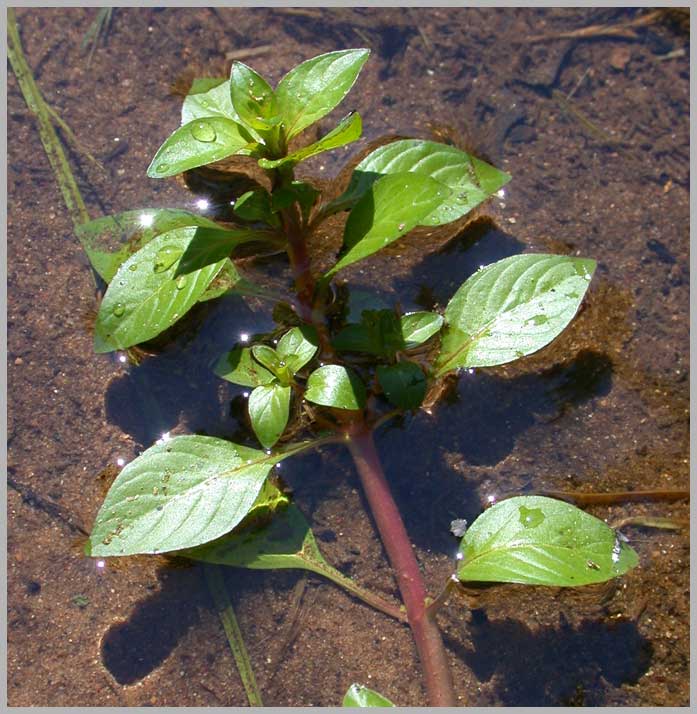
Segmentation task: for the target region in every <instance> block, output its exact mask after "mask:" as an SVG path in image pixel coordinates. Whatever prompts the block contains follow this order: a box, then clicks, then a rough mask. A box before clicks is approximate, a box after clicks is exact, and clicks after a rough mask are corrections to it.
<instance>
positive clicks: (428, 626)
mask: <svg viewBox="0 0 697 714" xmlns="http://www.w3.org/2000/svg"><path fill="white" fill-rule="evenodd" d="M348 436H349V439H348V448H349V451H350V452H351V455H352V456H353V460H354V463H355V464H356V469H357V470H358V474H359V476H360V479H361V483H362V485H363V491H364V492H365V495H366V498H367V499H368V504H369V505H370V510H371V512H372V514H373V518H374V519H375V524H376V526H377V529H378V531H379V533H380V537H381V539H382V542H383V545H384V547H385V550H386V551H387V556H388V558H389V560H390V563H391V564H392V568H393V570H394V572H395V577H396V578H397V584H398V585H399V590H400V592H401V594H402V599H403V600H404V604H405V606H406V609H407V619H408V621H409V626H410V627H411V630H412V633H413V636H414V642H415V644H416V649H417V652H418V654H419V658H420V660H421V665H422V667H423V671H424V679H425V684H426V691H427V692H428V699H429V703H430V705H431V706H455V705H456V699H455V692H454V690H453V681H452V675H451V673H450V666H449V665H448V659H447V655H446V653H445V648H444V647H443V640H442V637H441V634H440V630H439V629H438V625H437V623H436V621H435V618H434V615H433V613H432V612H429V611H428V610H427V606H426V588H425V586H424V583H423V579H422V577H421V572H420V570H419V565H418V563H417V562H416V558H415V557H414V552H413V550H412V545H411V543H410V541H409V537H408V535H407V532H406V529H405V527H404V523H403V522H402V517H401V515H400V513H399V509H398V508H397V504H396V503H395V502H394V499H393V498H392V493H391V492H390V487H389V485H388V483H387V480H386V478H385V474H384V473H383V470H382V465H381V463H380V457H379V456H378V453H377V451H376V449H375V443H374V441H373V435H372V431H371V430H370V429H369V428H368V427H366V426H365V425H364V424H361V425H360V426H359V427H358V428H354V429H350V432H349V434H348Z"/></svg>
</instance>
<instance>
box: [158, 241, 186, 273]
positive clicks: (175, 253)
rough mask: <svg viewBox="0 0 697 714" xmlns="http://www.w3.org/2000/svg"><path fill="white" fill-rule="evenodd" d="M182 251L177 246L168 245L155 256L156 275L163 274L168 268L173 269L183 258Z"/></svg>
mask: <svg viewBox="0 0 697 714" xmlns="http://www.w3.org/2000/svg"><path fill="white" fill-rule="evenodd" d="M181 254H182V250H181V248H179V247H178V246H175V245H166V246H164V247H162V248H160V250H158V251H157V253H156V254H155V265H154V270H155V272H156V273H163V272H164V271H165V270H167V268H171V267H172V266H173V265H174V264H175V263H176V262H177V261H178V260H179V258H181Z"/></svg>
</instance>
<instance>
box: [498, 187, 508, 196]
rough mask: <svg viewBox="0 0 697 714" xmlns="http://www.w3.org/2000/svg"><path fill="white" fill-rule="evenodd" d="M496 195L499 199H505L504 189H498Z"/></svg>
mask: <svg viewBox="0 0 697 714" xmlns="http://www.w3.org/2000/svg"><path fill="white" fill-rule="evenodd" d="M496 195H497V196H498V197H499V198H506V189H505V188H500V189H499V190H498V191H497V192H496Z"/></svg>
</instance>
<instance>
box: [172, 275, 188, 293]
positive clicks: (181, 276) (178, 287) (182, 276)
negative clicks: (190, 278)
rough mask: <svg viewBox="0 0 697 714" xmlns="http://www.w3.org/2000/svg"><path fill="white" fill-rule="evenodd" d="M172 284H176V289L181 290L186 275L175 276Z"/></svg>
mask: <svg viewBox="0 0 697 714" xmlns="http://www.w3.org/2000/svg"><path fill="white" fill-rule="evenodd" d="M174 284H175V285H176V287H177V290H181V289H182V288H184V287H185V286H186V275H180V276H179V277H178V278H177V282H176V283H174Z"/></svg>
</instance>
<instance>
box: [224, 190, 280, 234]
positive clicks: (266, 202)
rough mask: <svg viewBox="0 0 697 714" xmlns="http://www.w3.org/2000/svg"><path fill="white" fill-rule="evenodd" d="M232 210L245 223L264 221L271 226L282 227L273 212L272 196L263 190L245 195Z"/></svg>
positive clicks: (248, 192)
mask: <svg viewBox="0 0 697 714" xmlns="http://www.w3.org/2000/svg"><path fill="white" fill-rule="evenodd" d="M232 210H233V211H234V212H235V213H236V214H237V215H238V216H239V217H240V218H242V219H243V220H245V221H263V222H264V223H268V224H269V225H271V226H279V225H280V221H279V220H278V216H276V215H274V214H273V212H272V210H271V196H269V194H268V192H267V191H266V190H265V189H263V188H259V189H255V190H254V191H247V193H243V194H242V195H241V196H240V197H239V198H238V199H237V200H236V201H235V206H234V208H233V209H232Z"/></svg>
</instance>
